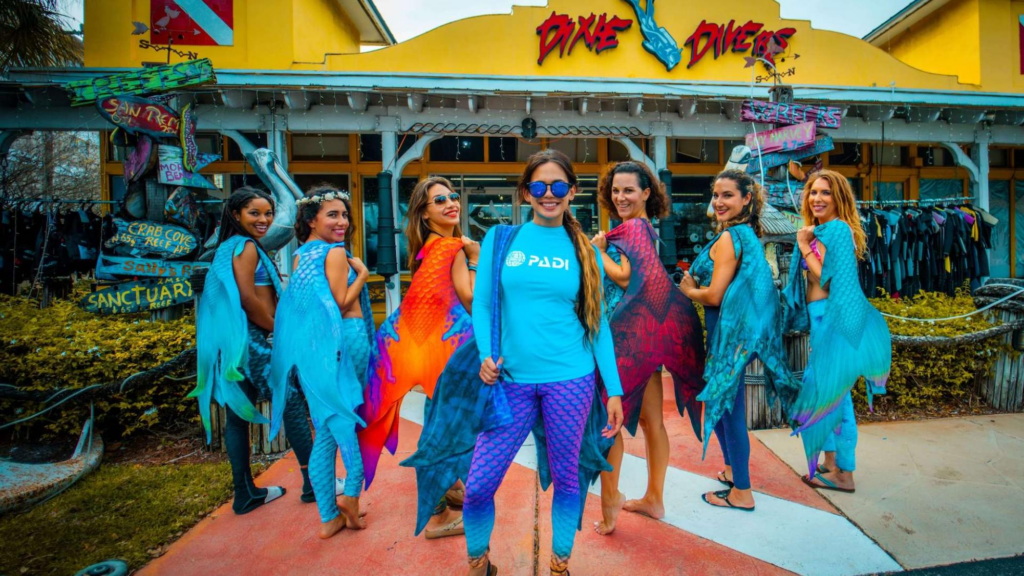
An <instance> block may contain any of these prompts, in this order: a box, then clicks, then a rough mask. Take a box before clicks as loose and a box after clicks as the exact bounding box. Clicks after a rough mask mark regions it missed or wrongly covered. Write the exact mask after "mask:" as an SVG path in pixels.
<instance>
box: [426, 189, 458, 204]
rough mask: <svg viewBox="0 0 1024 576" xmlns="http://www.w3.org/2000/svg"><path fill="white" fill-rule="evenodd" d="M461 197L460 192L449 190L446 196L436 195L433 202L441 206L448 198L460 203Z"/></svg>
mask: <svg viewBox="0 0 1024 576" xmlns="http://www.w3.org/2000/svg"><path fill="white" fill-rule="evenodd" d="M459 198H460V196H459V193H458V192H449V193H448V195H447V196H444V195H442V196H434V199H433V200H431V202H433V203H434V204H437V205H438V206H441V205H442V204H444V203H445V202H447V201H448V200H451V201H452V202H454V203H456V204H458V203H459Z"/></svg>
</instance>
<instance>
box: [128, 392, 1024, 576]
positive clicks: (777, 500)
mask: <svg viewBox="0 0 1024 576" xmlns="http://www.w3.org/2000/svg"><path fill="white" fill-rule="evenodd" d="M666 389H669V390H670V389H671V387H670V386H666ZM405 404H406V405H405V406H404V407H403V411H402V415H403V418H404V419H403V422H402V424H401V429H400V437H399V451H398V454H397V455H396V456H393V457H392V456H390V455H388V454H385V456H384V457H383V458H382V460H381V466H380V468H379V471H378V476H377V479H376V480H375V482H374V486H373V488H372V489H371V490H370V491H369V492H367V493H366V494H365V496H364V499H363V500H364V507H365V508H366V509H367V510H368V511H369V516H368V518H367V519H368V522H369V528H368V529H367V530H365V531H362V532H356V531H351V530H345V531H343V532H342V533H341V534H339V535H337V536H335V537H334V538H332V539H330V540H327V541H320V540H319V539H317V538H316V531H317V528H318V522H319V520H318V517H317V513H316V508H315V506H314V505H311V504H308V505H304V504H301V503H300V502H299V500H298V493H299V490H300V477H299V475H298V468H297V465H296V462H295V460H294V458H293V457H292V456H291V455H289V456H288V457H286V458H285V459H283V460H281V461H279V462H278V463H277V464H275V465H274V466H272V467H271V468H270V469H269V470H268V471H267V472H265V473H264V474H263V475H262V476H261V477H260V478H259V479H258V481H257V483H258V484H261V485H268V484H281V485H284V486H286V487H287V488H288V489H289V493H288V494H287V495H286V496H285V497H284V498H283V499H282V500H280V501H278V502H274V503H272V504H270V505H268V506H267V507H266V508H263V509H260V510H257V511H255V512H253V513H252V514H249V515H246V516H235V515H233V514H232V513H231V510H230V506H229V505H225V506H224V507H222V508H221V509H219V510H218V511H217V512H216V513H214V514H213V515H212V516H211V517H209V518H207V519H206V520H204V521H203V522H201V523H200V524H199V525H198V526H196V527H195V528H194V529H193V530H191V531H190V532H189V533H187V534H186V535H185V536H184V537H183V538H182V539H181V540H179V541H178V542H177V543H175V544H174V545H172V546H171V548H170V550H169V551H168V552H167V554H165V555H164V556H163V557H161V558H159V559H157V560H155V561H154V562H152V563H151V564H149V565H148V566H147V567H146V568H145V569H144V570H142V573H143V574H174V575H179V574H203V575H206V574H210V573H214V574H328V573H349V574H363V573H378V572H385V573H399V574H424V575H433V574H438V575H440V574H460V573H462V572H463V571H464V570H465V543H464V540H463V539H462V538H448V539H444V540H437V541H426V540H424V539H422V537H420V538H415V537H414V536H413V534H412V530H413V520H414V516H415V479H414V474H413V472H412V470H410V469H406V468H401V467H399V466H398V462H399V461H400V460H401V459H403V458H405V457H406V456H407V455H408V454H409V453H410V452H411V451H412V449H413V448H414V446H415V442H416V439H417V437H418V434H419V431H420V426H419V424H420V420H421V418H420V416H421V415H422V395H410V397H409V398H408V400H407V401H406V403H405ZM665 411H666V415H667V422H668V427H669V433H670V439H671V443H672V458H671V467H670V469H669V475H668V480H667V486H666V494H667V501H666V509H667V516H666V518H665V519H664V521H660V522H659V521H654V520H650V519H648V518H645V517H641V516H637V515H633V514H629V513H623V514H622V516H620V520H619V525H618V529H617V530H616V532H615V534H614V535H612V536H610V537H602V536H599V535H597V534H596V533H595V532H593V530H592V528H591V527H592V525H593V523H594V522H595V521H596V520H598V519H599V518H600V500H599V498H598V496H597V495H596V494H597V489H598V487H596V486H595V487H593V488H592V489H591V495H590V497H589V499H588V501H587V507H586V510H585V513H584V520H583V526H584V529H583V531H582V532H580V533H579V534H577V538H576V546H575V549H574V553H573V559H572V570H573V573H574V574H579V575H590V574H595V575H603V574H609V575H611V574H624V573H629V572H636V573H638V574H723V575H724V574H785V573H800V574H816V575H817V574H837V575H846V574H867V573H884V572H890V571H899V570H901V569H902V568H904V567H913V566H918V565H919V564H915V563H913V562H907V561H904V560H903V559H902V558H901V557H900V556H899V554H898V553H897V552H895V550H902V549H903V548H902V547H901V546H902V545H901V544H899V542H898V541H899V540H900V539H901V538H903V537H901V536H900V534H903V536H908V535H907V534H906V532H905V531H903V530H901V529H899V528H898V527H896V524H897V518H898V519H899V520H900V522H899V524H900V525H901V526H904V527H907V524H905V523H904V520H905V521H907V522H910V520H906V519H905V518H904V516H903V513H902V512H899V513H897V511H899V510H902V509H904V508H912V507H921V506H922V504H921V503H920V502H919V500H920V499H917V500H915V499H913V495H912V494H909V493H896V495H895V496H892V495H890V496H886V494H887V492H891V490H884V489H881V488H875V486H876V484H875V483H874V482H873V481H871V480H870V479H869V477H870V478H874V477H881V478H890V481H889V482H888V483H887V484H885V486H887V487H888V488H889V489H892V488H895V487H896V486H897V485H900V486H902V485H904V484H905V483H904V484H901V483H899V482H894V481H893V480H892V478H894V477H898V475H897V474H896V473H895V472H890V471H887V469H886V467H885V466H879V467H880V468H883V469H882V470H877V471H874V472H872V471H871V470H872V469H871V468H869V467H868V464H867V461H868V460H872V461H877V460H882V461H883V462H885V463H886V464H888V465H890V466H894V467H898V466H901V465H902V464H901V462H902V460H901V459H900V458H896V457H892V456H886V455H885V454H876V452H875V448H874V444H875V442H874V441H873V440H869V438H870V437H872V436H873V434H874V433H873V432H872V431H870V430H869V429H870V428H873V427H864V428H865V432H863V433H862V442H863V443H864V444H865V445H867V446H871V447H870V448H865V450H863V451H862V456H861V458H862V461H863V462H864V463H863V472H864V474H863V480H862V481H861V485H860V486H861V487H859V489H858V494H857V495H856V496H858V497H861V496H864V497H867V496H870V495H871V494H874V493H876V492H877V493H878V494H879V496H878V497H877V498H876V499H875V500H874V501H873V503H872V504H871V506H875V507H878V509H879V510H883V511H882V512H881V513H879V512H877V511H876V512H874V515H875V516H876V517H878V518H880V519H881V518H882V515H884V514H886V513H890V512H891V513H892V518H890V520H889V521H888V522H889V526H890V527H891V528H886V529H883V530H876V529H875V527H874V526H873V525H871V524H870V523H868V524H862V523H861V522H860V520H858V517H857V516H855V515H854V514H850V513H849V512H848V511H847V510H846V508H845V507H844V506H846V507H850V506H849V503H847V502H839V500H838V499H836V502H835V505H833V503H830V502H829V501H828V500H826V499H824V498H822V497H821V496H820V495H819V494H817V493H816V492H815V491H814V490H811V489H810V488H808V487H806V486H804V485H803V484H802V483H801V482H800V480H799V476H798V475H797V474H796V473H794V471H793V470H792V469H791V468H790V467H789V466H787V464H786V463H784V462H783V461H782V460H780V459H779V458H778V457H776V456H775V455H774V454H773V453H772V451H771V450H769V449H768V448H766V447H765V445H763V444H762V443H761V442H759V441H758V440H757V439H756V438H753V437H752V453H751V468H752V478H753V484H754V489H755V491H757V492H758V494H757V495H756V499H757V511H756V512H754V513H753V514H746V513H742V512H736V511H730V510H718V509H713V508H711V507H709V506H707V505H706V504H704V503H703V502H701V500H700V498H699V495H700V494H701V493H702V492H704V491H707V490H713V489H718V488H720V485H719V484H718V483H717V482H716V481H715V480H714V479H713V478H714V474H715V472H716V471H717V470H719V469H721V455H720V452H719V451H718V447H717V444H716V443H715V442H714V441H713V442H711V444H710V446H709V448H708V455H707V459H706V460H705V461H703V462H702V461H701V460H700V446H699V444H698V443H697V442H696V440H695V439H694V438H693V437H692V432H690V431H689V430H688V425H687V424H686V423H684V422H683V421H682V420H681V419H680V418H679V417H678V416H677V415H674V412H673V411H674V407H673V402H672V401H671V399H666V403H665ZM1000 418H1003V419H1005V421H1006V423H1005V424H1004V423H1003V422H1002V420H1000ZM1015 418H1016V419H1018V420H1016V423H1014V419H1015ZM996 420H997V422H995V423H990V424H992V425H993V427H992V428H991V434H992V435H994V440H992V441H993V442H995V445H996V446H998V448H999V450H1001V451H1004V452H1005V451H1008V450H1011V449H1012V450H1017V449H1019V448H1020V447H1021V446H1020V445H1019V444H1020V440H1015V441H1016V442H1017V443H1018V444H1017V445H1014V446H1012V447H1011V446H1009V445H1008V443H1009V442H1010V441H1011V440H1013V436H1016V438H1018V439H1019V438H1021V437H1022V436H1024V434H1021V428H1020V427H1021V426H1022V425H1024V415H1021V416H1011V417H1008V418H1007V417H997V418H996ZM957 422H959V421H957ZM996 424H998V425H999V426H998V431H996V427H995V425H996ZM906 426H908V428H907V429H906V430H901V431H900V434H901V435H902V436H905V437H906V438H907V440H905V441H906V442H910V441H913V440H912V439H914V438H917V437H919V436H922V435H923V436H928V435H929V434H932V433H927V432H925V433H918V432H916V431H915V426H917V424H908V425H906ZM961 426H963V427H966V430H971V429H972V428H986V427H985V426H981V425H980V424H978V423H970V424H963V425H961ZM986 429H987V428H986ZM952 431H953V432H956V433H957V435H959V436H963V435H964V434H965V430H963V429H960V428H953V429H952ZM887 434H888V433H887V432H886V435H885V436H884V437H886V438H889V436H888V435H887ZM757 435H758V437H765V438H766V440H765V442H766V443H767V444H768V445H769V447H772V448H773V449H775V450H778V451H779V452H780V453H781V454H783V455H784V457H787V458H788V457H789V456H788V454H790V452H792V451H794V450H795V451H796V452H793V453H799V450H800V448H799V441H798V440H796V439H793V438H788V437H787V436H786V435H785V434H784V433H770V434H762V433H757ZM948 436H949V434H943V435H942V440H941V441H942V445H943V446H947V447H948V450H945V449H944V450H938V449H937V446H933V447H932V449H933V450H936V451H937V452H939V453H940V454H946V453H947V452H949V451H953V450H955V451H965V452H967V453H970V452H974V453H975V454H976V456H977V457H978V458H981V456H980V453H981V452H980V451H979V450H978V449H977V446H975V445H974V444H972V443H971V442H969V441H965V440H959V439H955V438H948V439H947V437H948ZM531 442H532V440H531V441H528V442H527V446H524V449H523V450H521V451H520V453H519V455H518V456H517V458H516V463H515V464H513V466H512V469H511V470H510V471H509V474H508V476H507V477H506V479H505V483H504V484H503V485H502V487H501V489H500V490H499V491H498V494H497V501H496V506H497V526H496V529H495V532H494V536H493V539H492V543H491V545H492V552H491V557H492V559H493V560H494V562H495V564H497V565H499V566H500V568H501V573H502V574H503V575H520V574H522V575H533V574H545V573H546V570H545V568H546V567H547V561H548V557H549V555H550V538H551V532H550V526H551V524H550V506H551V494H550V492H547V493H545V492H542V491H541V490H540V488H539V486H538V482H537V475H536V473H535V472H534V470H535V464H536V462H535V458H536V457H535V453H534V448H533V446H532V445H531ZM881 442H889V441H888V440H884V441H881ZM890 444H891V443H890ZM990 452H991V453H992V454H993V455H995V454H996V452H995V451H994V450H993V451H990ZM627 453H628V454H627V456H626V460H625V462H624V466H623V482H622V489H623V491H624V492H625V493H626V495H627V497H639V496H640V495H642V494H643V491H644V489H645V486H646V473H645V463H644V461H643V460H642V457H643V443H642V439H631V440H628V441H627ZM915 454H920V456H922V457H926V458H932V456H931V454H925V453H924V452H921V451H916V452H915ZM999 454H1003V452H999ZM1017 458H1024V450H1022V451H1018V452H1016V456H1013V457H1010V456H1005V455H1004V456H1001V457H998V458H996V457H994V458H990V459H989V460H993V462H988V461H985V462H987V463H977V462H974V463H973V464H972V465H973V466H975V467H983V466H993V467H994V468H993V469H994V470H998V471H999V472H998V474H1001V475H1005V477H1006V478H1007V480H1006V482H1005V483H1006V485H1007V486H1014V487H1015V489H1018V490H1019V488H1017V487H1018V486H1019V485H1021V484H1024V469H1022V468H1021V467H1020V464H1021V460H1019V459H1017ZM1015 459H1016V460H1015ZM946 460H949V457H947V456H938V457H935V458H934V462H932V464H931V467H932V468H931V472H929V473H930V474H940V473H941V474H945V472H940V470H944V467H945V466H947V463H946ZM1013 466H1016V468H1014V467H1013ZM338 470H339V472H338V474H339V476H341V475H343V471H342V467H341V464H340V460H339V465H338ZM960 473H961V474H966V472H964V471H960ZM971 474H972V475H971V476H964V480H963V482H962V483H963V484H964V486H966V485H967V484H966V482H967V481H977V478H979V477H982V478H984V476H985V475H984V474H981V473H980V472H977V471H973V472H971ZM947 476H948V474H947ZM968 479H972V480H968ZM1011 479H1012V480H1011ZM943 481H944V482H949V480H943ZM1014 483H1015V484H1014ZM879 485H880V484H879ZM977 485H984V486H988V485H987V484H984V482H981V483H979V484H977ZM961 497H962V496H961ZM1007 497H1012V498H1016V499H1017V500H1018V503H1019V504H1018V505H1024V499H1021V498H1020V494H1018V493H1014V494H1012V496H1011V495H1010V494H1007ZM994 498H995V497H994V496H993V495H991V494H989V493H987V492H986V494H985V496H984V498H983V499H986V502H988V503H987V504H985V506H986V507H988V508H990V509H991V508H996V509H998V508H999V507H1000V506H999V504H998V502H999V501H998V500H995V499H994ZM867 507H868V505H865V509H866V508H867ZM976 507H977V505H976ZM837 508H839V510H842V512H843V513H840V511H839V510H837ZM1003 510H1005V511H1006V513H1005V514H1002V516H1001V518H1002V519H1003V521H1004V522H1006V523H1008V522H1010V521H1011V519H1019V518H1021V517H1022V516H1021V515H1020V513H1019V512H1018V511H1017V509H1016V508H1014V507H1013V506H1010V507H1003ZM997 512H998V510H995V511H993V512H992V514H991V515H993V516H995V515H998V514H997ZM947 513H948V511H947ZM844 514H846V515H848V516H850V518H852V519H853V520H854V522H856V523H857V524H861V526H863V527H864V528H865V530H864V531H863V532H862V531H861V530H860V529H859V528H858V527H857V525H856V524H854V523H853V522H850V520H849V519H847V517H846V516H845V515H844ZM978 516H980V517H982V518H984V515H980V514H978ZM956 517H958V518H960V519H961V520H964V519H967V520H968V524H967V528H965V530H967V529H971V530H977V531H980V530H982V528H981V527H980V526H979V525H978V524H977V523H975V520H974V519H973V518H972V517H968V516H965V515H963V514H961V515H959V516H956ZM881 524H884V522H881V520H880V521H879V525H881ZM1017 524H1019V522H1017ZM1015 526H1016V524H1015ZM913 529H914V530H918V526H917V525H916V524H915V525H914V528H913ZM920 529H921V530H922V532H920V533H921V534H931V531H930V528H929V529H927V530H926V529H925V528H924V525H922V527H920ZM865 532H866V534H865ZM987 532H989V533H993V534H997V535H998V534H1002V533H1003V532H1006V533H1012V534H1013V536H1009V537H1007V538H1005V540H1007V542H1005V543H1003V542H1000V543H999V545H998V546H994V545H992V546H988V547H985V546H981V545H978V544H973V543H971V542H969V541H967V540H964V539H961V540H960V541H958V542H948V543H947V542H943V541H941V540H939V541H938V542H939V543H938V544H933V546H932V548H933V551H934V552H936V553H935V554H933V557H934V558H935V559H934V560H933V561H932V562H930V563H929V564H928V565H936V564H943V563H950V562H954V561H956V560H946V559H945V557H944V556H942V555H941V554H939V553H938V552H939V550H937V549H938V548H954V549H959V548H970V547H974V548H973V549H976V550H978V552H977V555H975V556H971V557H972V558H975V557H976V558H989V557H994V556H1008V555H1012V554H1013V553H1015V552H1016V553H1019V552H1021V551H1024V546H1021V545H1020V542H1021V538H1024V537H1022V536H1020V534H1019V532H1020V531H1019V530H1017V529H1015V530H1012V531H1010V530H1006V531H1002V532H1001V531H999V530H998V529H996V528H994V527H993V528H991V529H989V530H988V531H987ZM932 537H933V536H930V535H929V536H924V535H922V536H921V537H920V538H921V539H922V540H923V539H924V538H932ZM1014 538H1016V539H1017V542H1018V546H1017V550H1016V551H1015V552H1014V551H1011V552H1005V551H1004V550H1005V547H1004V544H1005V545H1010V541H1012V540H1013V539H1014ZM876 540H877V541H878V543H876ZM894 542H896V544H894ZM879 544H881V547H880V546H879ZM924 547H927V546H924ZM887 551H888V553H887ZM889 553H893V555H894V556H896V559H895V560H894V559H893V557H892V556H890V554H889ZM896 560H900V563H897V561H896ZM900 564H903V566H902V567H901V565H900ZM964 573H965V574H969V573H971V572H964Z"/></svg>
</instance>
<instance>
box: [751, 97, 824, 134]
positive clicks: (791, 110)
mask: <svg viewBox="0 0 1024 576" xmlns="http://www.w3.org/2000/svg"><path fill="white" fill-rule="evenodd" d="M740 119H741V120H743V121H744V122H762V123H769V124H802V123H804V122H814V123H815V124H817V125H818V127H819V128H839V124H840V122H841V121H842V119H843V111H842V110H840V109H839V108H833V107H831V106H804V105H803V104H782V103H779V102H761V101H759V100H745V101H744V102H743V106H742V107H741V108H740Z"/></svg>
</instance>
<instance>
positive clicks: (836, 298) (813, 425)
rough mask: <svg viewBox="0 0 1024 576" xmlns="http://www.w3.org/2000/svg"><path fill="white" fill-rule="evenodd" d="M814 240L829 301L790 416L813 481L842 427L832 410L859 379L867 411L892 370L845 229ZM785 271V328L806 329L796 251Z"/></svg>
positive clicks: (887, 344) (832, 226) (827, 227)
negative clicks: (822, 252)
mask: <svg viewBox="0 0 1024 576" xmlns="http://www.w3.org/2000/svg"><path fill="white" fill-rule="evenodd" d="M814 235H815V237H816V238H817V239H818V241H819V242H821V243H822V244H824V245H825V248H826V252H825V261H824V262H823V264H822V271H821V285H822V286H823V287H825V286H828V289H829V297H828V303H827V305H826V307H825V313H824V317H823V319H822V321H821V325H820V328H817V327H816V328H815V329H813V330H811V336H810V339H811V355H810V358H809V360H808V368H809V369H810V370H811V371H812V373H813V375H814V377H813V378H807V379H806V381H805V383H804V386H803V389H802V390H801V391H800V395H799V396H798V398H797V400H796V403H795V404H794V406H793V411H792V412H790V415H791V417H792V419H793V420H794V421H795V432H794V434H800V436H801V438H802V440H803V443H804V453H805V454H806V456H807V464H808V470H809V474H810V475H812V476H813V475H814V473H815V469H816V468H817V462H818V455H819V454H820V453H821V448H822V446H824V445H825V440H826V439H827V438H828V436H829V435H830V434H832V433H833V432H834V431H835V430H836V429H837V428H838V427H839V425H840V423H841V422H842V413H841V412H840V411H839V410H837V408H838V407H839V404H840V402H841V401H842V399H843V397H844V396H845V395H846V394H847V393H848V392H850V390H851V389H852V388H853V386H854V385H855V384H856V383H857V380H858V379H859V378H860V377H861V376H863V377H864V378H865V379H866V380H867V397H868V405H869V406H871V405H872V401H873V398H874V395H875V394H884V393H885V384H886V382H887V381H888V379H889V370H890V367H891V366H892V337H891V336H890V334H889V326H888V325H887V324H886V322H885V319H884V318H883V317H882V315H881V313H879V312H878V310H876V309H875V308H874V306H872V305H871V303H870V302H868V300H867V298H866V297H865V296H864V293H863V292H861V288H860V281H859V279H858V276H857V258H856V252H855V247H854V244H853V233H852V232H851V231H850V227H849V225H848V224H847V223H846V222H843V221H842V220H833V221H831V222H828V223H825V224H822V225H820V226H818V227H816V228H815V229H814ZM790 266H791V268H790V283H789V286H787V287H786V290H785V292H784V299H785V303H786V320H787V325H788V326H789V327H791V328H798V327H802V326H808V327H809V326H810V323H809V321H808V318H807V286H806V283H805V280H804V278H803V275H802V274H800V270H801V266H800V254H799V253H798V252H794V254H793V261H792V264H791V265H790Z"/></svg>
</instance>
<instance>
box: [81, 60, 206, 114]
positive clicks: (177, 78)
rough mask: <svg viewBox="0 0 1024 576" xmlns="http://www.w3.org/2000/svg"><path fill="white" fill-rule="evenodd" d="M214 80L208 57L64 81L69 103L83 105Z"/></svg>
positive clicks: (170, 89) (166, 90)
mask: <svg viewBox="0 0 1024 576" xmlns="http://www.w3.org/2000/svg"><path fill="white" fill-rule="evenodd" d="M216 81H217V77H216V75H215V74H214V73H213V64H212V63H211V62H210V59H209V58H203V59H202V60H191V61H189V62H179V63H177V64H170V65H167V66H153V67H149V68H143V69H142V70H138V71H136V72H127V73H125V74H115V75H113V76H103V77H101V78H92V79H89V80H77V81H75V82H69V83H67V84H65V85H64V88H65V89H66V90H67V91H68V92H69V93H70V94H71V105H72V106H86V105H88V104H93V103H95V102H96V101H97V100H100V99H103V98H110V97H113V96H131V95H136V96H140V95H143V94H151V93H154V92H168V91H172V90H177V89H178V88H183V87H185V86H198V85H200V84H208V83H213V82H216Z"/></svg>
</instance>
